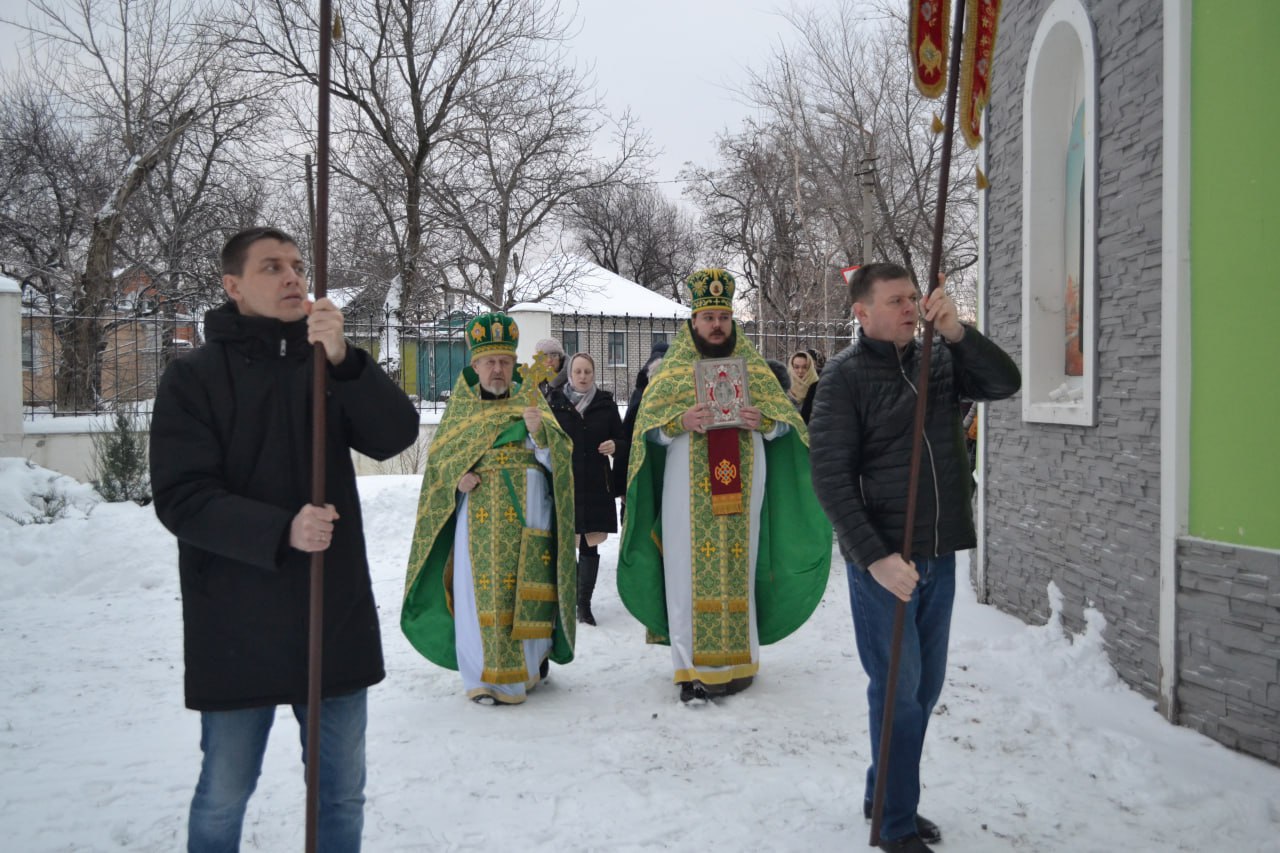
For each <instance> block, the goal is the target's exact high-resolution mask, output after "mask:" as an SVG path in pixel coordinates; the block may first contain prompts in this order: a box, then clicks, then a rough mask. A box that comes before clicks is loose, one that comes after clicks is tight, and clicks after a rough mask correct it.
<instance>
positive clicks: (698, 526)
mask: <svg viewBox="0 0 1280 853" xmlns="http://www.w3.org/2000/svg"><path fill="white" fill-rule="evenodd" d="M686 284H687V286H688V287H689V289H690V291H691V295H692V305H693V317H692V319H691V320H689V322H688V324H687V325H686V326H685V327H684V328H682V329H681V330H680V332H679V334H678V335H677V336H676V338H675V340H674V341H673V342H672V344H671V347H670V348H669V349H668V350H667V354H666V357H665V358H664V359H663V361H662V366H661V367H660V368H659V370H658V371H657V373H655V374H654V376H652V377H651V378H650V381H649V386H648V388H646V389H645V393H644V396H643V398H642V399H641V402H640V409H639V413H638V415H637V416H636V425H635V432H634V435H633V443H632V451H631V460H630V467H629V469H628V473H627V512H626V519H625V525H624V528H623V534H622V543H621V546H620V553H619V557H618V592H619V593H620V595H621V596H622V601H623V604H625V605H626V607H627V609H628V610H629V611H630V612H631V613H632V615H634V616H635V617H636V618H637V619H639V620H640V621H641V622H642V623H643V624H644V625H645V627H646V628H647V629H648V633H649V637H650V640H651V641H654V642H664V643H668V644H669V645H670V646H671V658H672V666H673V669H674V671H675V676H674V681H675V683H676V684H677V685H678V686H679V688H680V699H681V701H684V702H690V701H705V700H706V699H707V698H708V697H714V696H717V695H723V694H727V693H735V692H737V691H739V690H742V689H744V688H745V687H747V686H748V685H750V684H751V682H752V679H753V678H754V677H755V675H756V674H757V673H758V672H759V668H760V646H761V645H767V644H769V643H774V642H777V641H778V640H781V639H782V638H783V637H785V636H787V635H788V634H790V633H791V632H792V631H794V630H796V629H797V628H799V627H800V626H801V625H802V624H803V623H804V621H805V620H806V619H808V618H809V616H810V615H811V614H812V613H813V611H814V609H815V608H816V607H817V605H818V602H819V600H821V598H822V593H823V591H824V590H825V589H826V584H827V578H828V576H829V575H830V572H831V548H832V544H831V526H830V524H829V523H828V522H827V518H826V515H825V514H824V513H823V511H822V508H821V507H820V506H819V505H818V501H817V499H816V498H815V497H814V493H813V486H812V483H811V482H810V479H809V449H808V443H809V437H808V432H807V431H806V429H805V425H804V421H803V420H801V418H800V414H799V412H797V411H796V408H795V406H793V405H791V402H790V401H789V400H788V399H787V397H786V394H785V393H784V392H783V390H782V386H781V385H779V384H778V380H777V378H776V377H775V376H774V374H773V372H772V371H771V370H770V369H769V365H768V364H767V363H766V362H765V360H764V358H763V357H762V356H761V355H760V353H759V352H757V351H756V349H755V347H754V346H752V344H751V342H750V341H749V340H747V338H746V336H745V335H744V334H742V333H741V332H740V330H739V328H738V327H737V325H736V324H735V322H734V320H733V292H734V279H733V276H732V275H730V274H729V273H728V272H726V271H725V270H722V269H707V270H701V271H699V272H696V273H694V274H693V275H692V276H690V277H689V279H688V280H687V282H686ZM731 358H741V359H743V360H744V361H745V365H746V369H745V382H742V381H741V379H742V377H737V378H736V379H735V376H736V374H734V370H735V368H734V366H733V365H732V364H730V365H729V366H728V368H727V369H728V371H729V372H728V373H727V374H724V375H722V376H721V379H723V380H724V381H722V382H719V383H717V382H716V381H715V380H714V377H713V378H712V379H710V380H706V379H704V386H706V387H707V390H708V393H707V394H704V395H703V396H704V398H705V399H704V401H703V402H699V395H698V391H697V387H696V386H697V382H698V381H699V380H698V377H697V376H696V365H697V363H698V362H699V361H700V360H703V359H713V360H716V363H718V364H724V362H723V361H722V360H724V359H731ZM731 374H733V375H731ZM735 382H737V383H738V384H735ZM739 385H745V389H744V388H741V387H739ZM716 388H720V390H721V393H720V395H719V398H717V396H716V394H715V389H716ZM735 389H736V391H735ZM744 390H745V392H746V393H745V394H742V393H741V392H742V391H744ZM726 393H727V394H728V395H729V397H733V395H734V394H735V393H738V394H741V396H742V399H741V400H739V401H738V403H739V405H737V406H731V405H730V401H727V400H725V399H724V398H725V396H726ZM742 401H746V403H747V404H746V405H741V403H742ZM713 407H715V408H716V409H724V410H726V411H727V410H728V408H736V410H737V415H738V420H739V421H740V424H741V426H717V421H719V420H724V418H720V417H718V415H717V413H716V411H713ZM726 407H728V408H726ZM729 419H731V418H729Z"/></svg>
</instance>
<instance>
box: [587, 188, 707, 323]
mask: <svg viewBox="0 0 1280 853" xmlns="http://www.w3.org/2000/svg"><path fill="white" fill-rule="evenodd" d="M568 225H569V228H570V230H571V231H572V232H573V235H574V244H575V245H576V247H577V248H578V249H579V250H580V251H582V252H584V253H585V254H586V255H587V256H588V257H590V258H591V259H592V260H593V261H594V262H595V263H597V264H599V265H600V266H602V267H604V268H605V269H607V270H611V271H612V272H615V273H617V274H619V275H621V276H624V277H626V278H629V279H631V280H632V281H635V282H637V283H639V284H642V285H644V286H645V287H647V288H649V289H650V290H655V291H658V292H660V293H666V294H669V295H670V296H671V298H672V299H674V300H676V301H677V302H678V301H680V298H681V283H682V282H683V280H684V278H685V276H687V275H688V274H689V272H690V271H691V270H692V269H693V267H694V265H695V264H696V263H697V260H698V258H700V257H702V256H703V255H704V254H705V252H704V250H703V247H702V244H701V233H700V231H699V229H698V225H697V223H696V221H695V220H694V218H693V216H691V215H690V214H689V213H687V212H686V211H685V210H684V209H683V208H682V207H681V206H680V205H679V204H678V203H676V202H674V201H672V200H671V199H669V198H667V196H666V195H665V194H664V193H663V192H662V191H661V190H660V189H659V188H658V186H657V185H656V184H652V183H639V184H630V185H621V184H608V185H604V186H599V187H594V188H592V189H590V190H587V191H584V192H581V193H579V194H577V195H576V196H575V199H574V204H573V208H572V210H571V212H570V214H569V218H568Z"/></svg>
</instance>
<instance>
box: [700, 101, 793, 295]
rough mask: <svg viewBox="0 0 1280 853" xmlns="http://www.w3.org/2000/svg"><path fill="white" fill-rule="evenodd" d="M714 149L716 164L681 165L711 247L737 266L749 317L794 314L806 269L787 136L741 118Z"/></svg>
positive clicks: (783, 131) (777, 129) (780, 130)
mask: <svg viewBox="0 0 1280 853" xmlns="http://www.w3.org/2000/svg"><path fill="white" fill-rule="evenodd" d="M718 150H719V159H720V163H719V165H718V166H715V167H712V168H705V167H694V168H692V169H690V170H687V171H686V172H685V174H686V176H687V178H688V179H689V185H688V187H687V189H686V193H687V194H688V195H689V197H690V198H691V199H693V201H694V202H695V203H696V204H697V205H698V207H699V209H700V210H701V211H702V224H703V228H704V229H705V230H706V233H707V239H708V241H709V244H710V248H711V249H713V250H715V251H717V252H719V253H721V254H722V256H724V257H726V258H736V259H737V262H738V263H739V264H740V265H741V268H742V280H741V286H742V293H743V295H745V296H748V297H751V296H754V298H755V300H756V308H755V311H756V317H755V319H757V320H763V319H766V318H767V319H768V320H778V319H798V318H799V317H800V316H801V315H802V313H803V311H804V306H803V305H802V304H801V302H800V300H799V296H800V293H801V291H802V290H803V288H804V285H805V282H806V279H807V275H806V273H807V269H806V268H805V264H804V258H805V256H806V250H805V247H804V245H803V241H804V239H805V236H804V233H803V229H802V224H803V223H802V216H801V212H800V207H799V205H798V204H797V201H798V200H797V197H796V193H795V180H794V175H795V162H796V160H795V156H796V155H795V151H794V148H793V146H792V143H791V140H790V135H789V133H788V131H787V130H786V129H785V128H783V127H782V126H780V125H776V124H775V125H759V124H757V123H756V122H755V121H753V120H748V121H747V122H745V128H744V130H743V131H742V132H740V133H737V134H726V135H722V136H721V137H720V138H719V141H718Z"/></svg>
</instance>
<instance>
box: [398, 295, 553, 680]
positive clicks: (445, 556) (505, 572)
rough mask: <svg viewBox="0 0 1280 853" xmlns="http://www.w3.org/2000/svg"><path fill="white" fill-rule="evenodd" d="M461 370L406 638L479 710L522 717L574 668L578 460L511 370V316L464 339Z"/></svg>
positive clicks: (418, 557) (421, 531)
mask: <svg viewBox="0 0 1280 853" xmlns="http://www.w3.org/2000/svg"><path fill="white" fill-rule="evenodd" d="M466 335H467V343H468V345H469V347H470V350H471V365H470V366H469V367H466V368H464V369H463V371H462V374H461V375H460V376H459V377H458V381H457V383H456V384H455V385H454V388H453V392H452V394H451V395H450V397H449V405H448V407H447V408H446V409H445V413H444V417H442V418H441V420H440V427H439V429H437V430H436V435H435V438H434V439H433V440H432V442H431V446H430V448H429V450H428V458H427V470H426V473H425V474H424V475H423V478H422V493H421V496H420V498H419V501H418V517H417V522H416V524H415V527H414V533H413V545H412V549H411V551H410V554H409V566H408V574H407V577H406V579H405V591H404V607H403V609H402V611H401V614H400V628H401V630H402V631H404V634H405V636H406V637H407V638H408V639H409V642H411V643H412V644H413V646H414V648H416V649H417V650H418V651H419V652H421V653H422V654H423V656H425V657H426V658H427V659H428V660H430V661H432V662H433V663H436V664H439V665H440V666H443V667H447V668H449V669H455V670H458V671H459V673H460V674H461V676H462V684H463V689H464V690H465V691H466V694H467V696H468V697H470V698H471V699H472V700H473V701H475V702H477V703H480V704H485V705H498V704H501V705H514V704H519V703H521V702H523V701H524V700H525V697H526V695H527V692H528V691H529V690H530V689H532V688H533V687H534V686H536V685H537V684H538V682H539V681H540V680H541V679H542V678H545V677H546V674H547V669H548V660H551V661H555V662H556V663H560V664H564V663H568V662H569V661H571V660H572V659H573V641H574V631H575V628H576V625H577V623H576V622H575V620H574V605H575V601H576V596H577V577H576V571H577V569H576V560H575V555H574V542H573V531H574V515H573V456H572V454H573V448H572V444H571V443H570V440H569V437H568V436H567V435H566V434H565V433H564V431H563V430H562V429H561V428H560V425H559V424H558V423H557V422H556V419H555V416H554V415H553V414H552V412H551V409H550V408H549V407H548V406H547V402H546V399H545V398H544V397H543V396H542V394H541V393H540V392H539V391H538V389H537V383H536V381H529V382H528V383H527V384H526V383H523V382H522V379H521V376H520V372H519V370H518V369H517V367H516V360H515V359H516V344H517V341H518V339H519V335H520V329H519V327H518V326H517V325H516V323H515V321H514V320H513V319H511V318H510V317H508V316H507V315H506V314H503V313H500V312H492V313H488V314H481V315H480V316H479V317H476V318H475V319H473V320H472V321H471V322H469V323H468V324H467V326H466Z"/></svg>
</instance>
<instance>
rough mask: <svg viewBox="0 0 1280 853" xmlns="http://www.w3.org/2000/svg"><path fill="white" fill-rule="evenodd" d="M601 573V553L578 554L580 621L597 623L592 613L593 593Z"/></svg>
mask: <svg viewBox="0 0 1280 853" xmlns="http://www.w3.org/2000/svg"><path fill="white" fill-rule="evenodd" d="M599 573H600V555H599V554H586V553H583V554H579V555H578V621H579V622H585V623H586V624H588V625H594V624H596V617H595V616H593V615H592V613H591V594H592V593H593V592H595V590H596V576H597V575H598V574H599Z"/></svg>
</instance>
